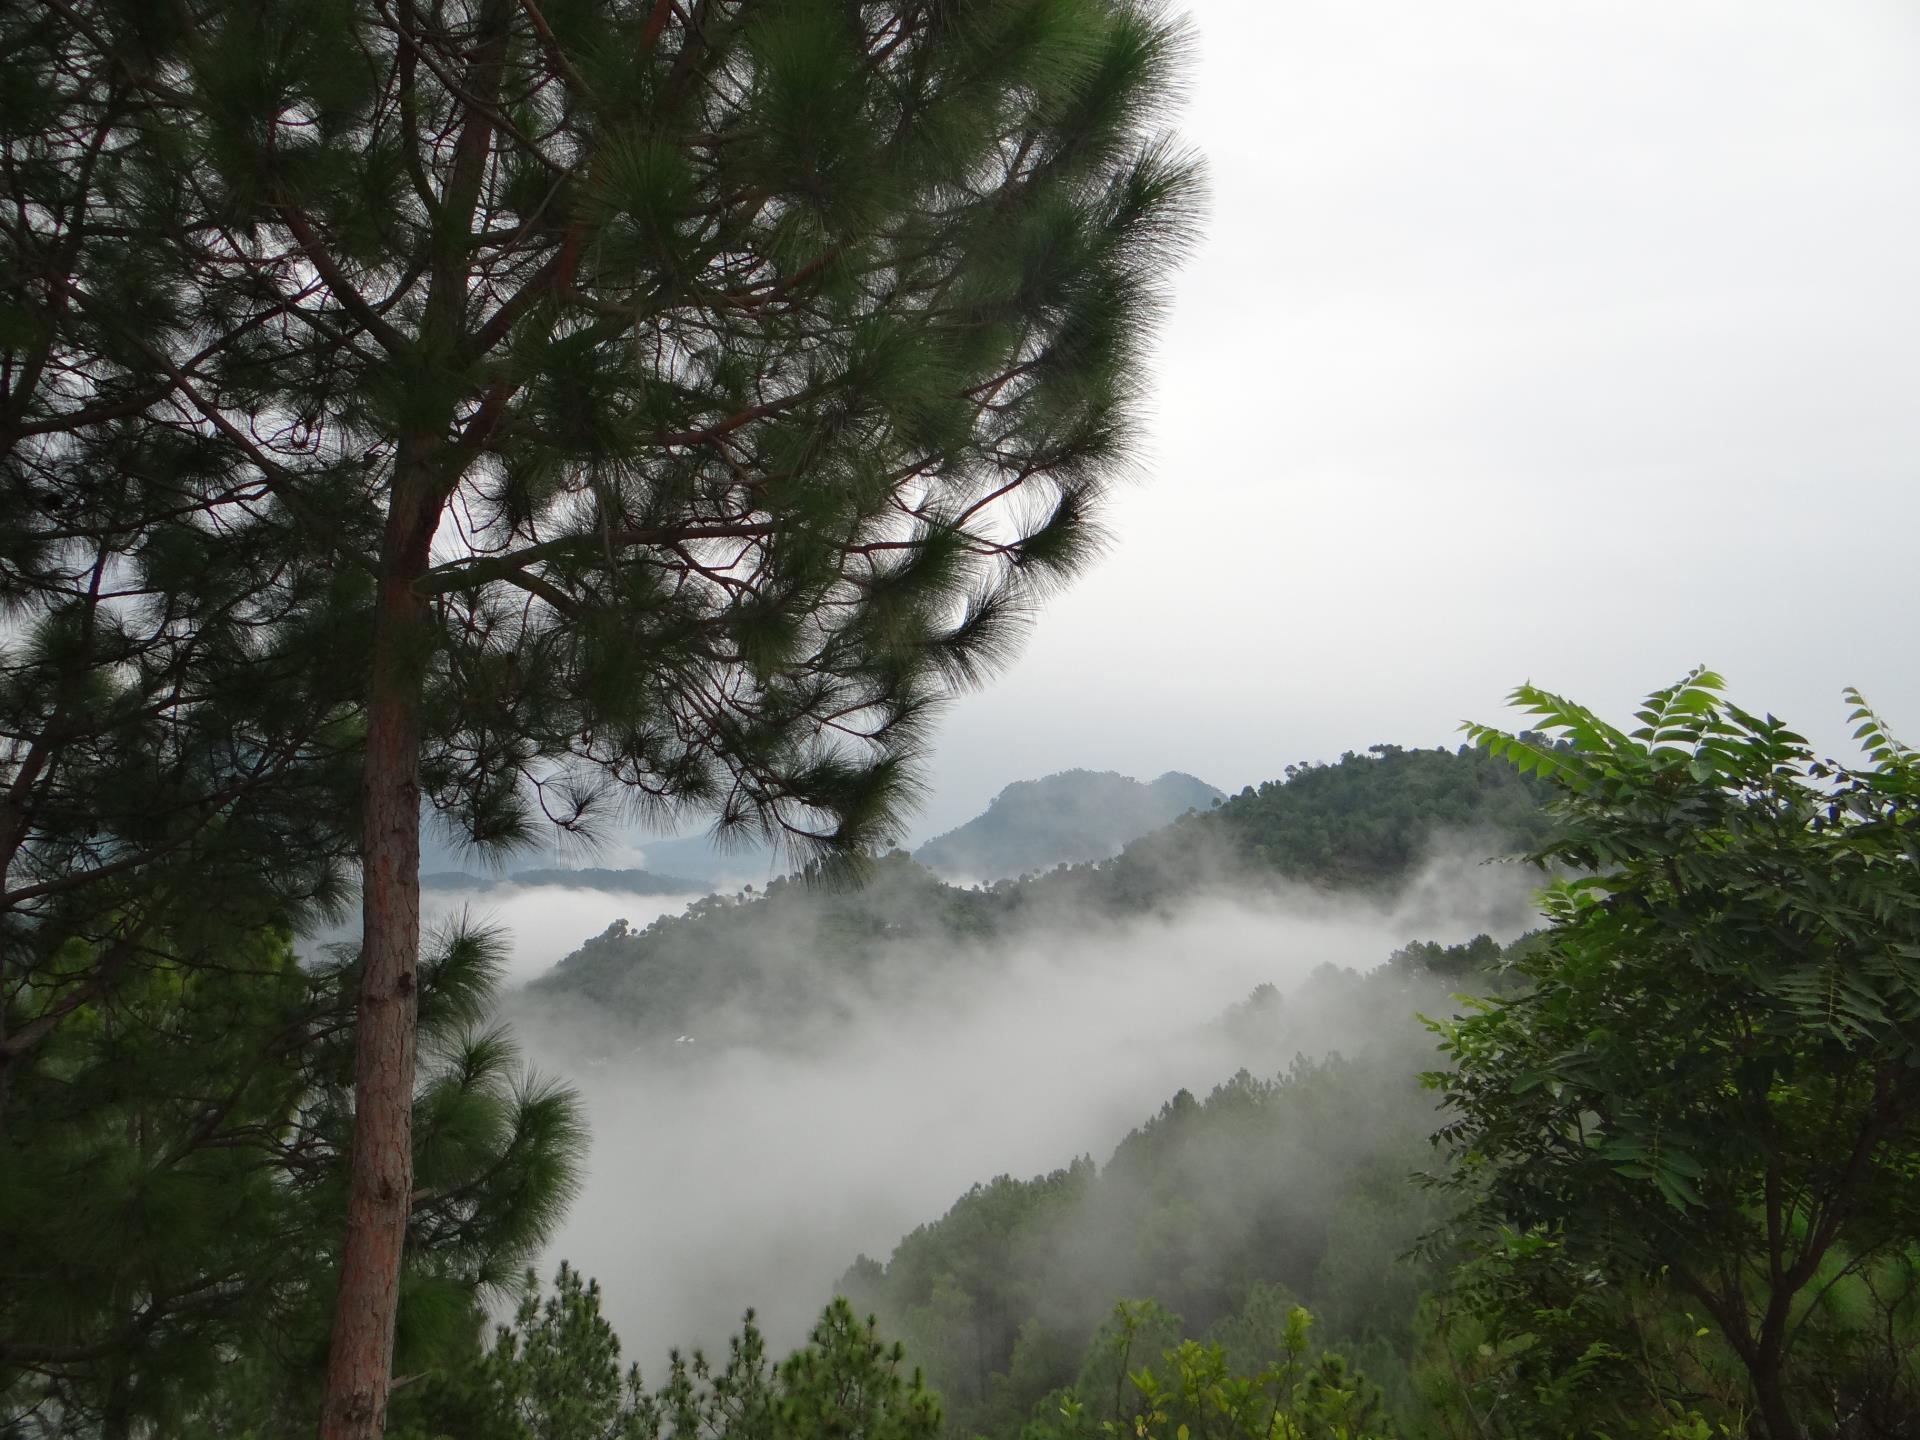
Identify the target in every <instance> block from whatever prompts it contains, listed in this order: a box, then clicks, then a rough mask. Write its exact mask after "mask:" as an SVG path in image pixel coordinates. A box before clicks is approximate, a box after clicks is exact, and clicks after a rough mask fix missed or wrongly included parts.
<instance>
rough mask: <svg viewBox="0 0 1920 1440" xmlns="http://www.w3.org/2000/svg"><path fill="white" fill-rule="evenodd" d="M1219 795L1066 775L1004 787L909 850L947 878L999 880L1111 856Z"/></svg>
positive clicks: (1098, 775) (1176, 776) (1183, 784)
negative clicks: (979, 808) (978, 809)
mask: <svg viewBox="0 0 1920 1440" xmlns="http://www.w3.org/2000/svg"><path fill="white" fill-rule="evenodd" d="M1225 798H1226V797H1225V796H1224V795H1223V794H1222V793H1221V792H1220V791H1218V790H1216V789H1214V788H1213V786H1211V785H1209V784H1207V783H1206V782H1205V781H1202V780H1196V779H1194V777H1193V776H1191V775H1183V774H1181V773H1180V772H1179V771H1176V770H1169V771H1168V772H1167V773H1166V774H1165V775H1162V776H1161V777H1160V778H1159V779H1158V780H1155V781H1153V782H1151V783H1150V784H1142V783H1141V782H1140V781H1138V780H1135V779H1134V778H1132V777H1131V776H1129V775H1120V774H1116V773H1115V772H1114V771H1111V770H1067V771H1063V772H1062V773H1060V774H1058V775H1049V776H1047V777H1046V778H1045V779H1043V780H1021V781H1018V782H1016V783H1014V784H1012V785H1009V786H1007V788H1006V789H1004V790H1002V791H1001V792H1000V793H999V794H998V795H996V796H994V798H993V802H992V803H991V804H990V805H988V806H987V808H986V812H985V813H984V814H981V815H976V816H975V817H974V818H973V819H971V820H969V821H968V822H967V823H966V824H964V825H962V826H960V827H959V828H958V829H956V830H949V831H948V832H947V833H946V834H944V835H940V836H937V837H935V838H934V839H932V840H929V841H927V842H926V844H924V845H922V846H921V847H920V848H919V849H918V850H915V851H914V852H913V858H914V859H916V860H918V861H919V862H920V863H921V864H922V865H924V866H926V867H927V869H929V870H931V871H933V873H934V874H936V875H939V876H941V877H943V878H944V879H948V880H1003V879H1007V878H1010V877H1012V876H1016V875H1024V874H1028V873H1030V872H1032V871H1036V870H1051V869H1052V868H1053V867H1054V866H1056V865H1078V864H1082V863H1084V862H1086V861H1089V860H1106V859H1110V858H1111V857H1113V856H1115V855H1118V854H1119V853H1120V851H1121V850H1122V849H1123V848H1124V847H1125V846H1126V845H1127V844H1128V843H1129V842H1130V841H1133V840H1138V839H1139V838H1140V837H1141V836H1142V835H1145V834H1147V833H1148V832H1150V831H1153V830H1158V829H1159V828H1160V827H1161V826H1162V825H1165V824H1167V823H1168V822H1169V821H1172V820H1175V819H1178V818H1179V817H1180V816H1182V815H1184V814H1186V813H1187V811H1189V810H1207V809H1210V808H1211V807H1212V806H1214V805H1217V804H1219V803H1220V802H1221V801H1222V800H1224V799H1225Z"/></svg>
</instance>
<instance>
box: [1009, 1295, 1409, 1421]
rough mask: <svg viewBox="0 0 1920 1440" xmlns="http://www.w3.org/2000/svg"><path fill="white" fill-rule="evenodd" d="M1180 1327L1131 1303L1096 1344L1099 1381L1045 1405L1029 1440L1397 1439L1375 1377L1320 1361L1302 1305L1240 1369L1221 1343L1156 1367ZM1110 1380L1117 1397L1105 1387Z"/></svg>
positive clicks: (1188, 1348) (1093, 1375)
mask: <svg viewBox="0 0 1920 1440" xmlns="http://www.w3.org/2000/svg"><path fill="white" fill-rule="evenodd" d="M1170 1322H1171V1324H1170ZM1176 1327H1177V1322H1173V1321H1172V1317H1170V1316H1168V1315H1167V1314H1166V1312H1164V1311H1163V1310H1161V1309H1160V1308H1159V1307H1158V1306H1155V1305H1153V1304H1151V1303H1141V1302H1129V1301H1122V1302H1121V1303H1120V1304H1119V1305H1118V1306H1117V1307H1115V1310H1114V1315H1113V1319H1112V1320H1111V1321H1110V1322H1108V1324H1107V1325H1106V1326H1105V1327H1103V1329H1102V1331H1101V1333H1100V1334H1099V1335H1098V1336H1096V1337H1095V1340H1094V1344H1093V1353H1092V1356H1091V1358H1090V1360H1089V1367H1088V1370H1089V1373H1087V1374H1085V1375H1084V1376H1083V1378H1082V1381H1081V1384H1080V1385H1079V1386H1077V1387H1075V1388H1072V1389H1067V1390H1063V1391H1060V1392H1057V1393H1056V1394H1054V1395H1051V1396H1049V1397H1048V1398H1047V1399H1046V1400H1045V1401H1043V1402H1042V1403H1041V1405H1040V1406H1039V1407H1037V1409H1036V1411H1035V1415H1034V1418H1033V1420H1032V1421H1031V1422H1030V1423H1028V1424H1027V1425H1026V1426H1025V1427H1024V1428H1023V1429H1022V1430H1021V1432H1020V1433H1021V1437H1022V1440H1096V1437H1110V1440H1120V1437H1123V1436H1133V1437H1138V1440H1382V1437H1384V1436H1386V1434H1387V1433H1388V1431H1387V1429H1386V1426H1385V1423H1384V1419H1383V1416H1382V1413H1381V1401H1380V1395H1379V1392H1378V1391H1377V1390H1376V1389H1374V1388H1373V1387H1372V1386H1371V1385H1369V1384H1368V1382H1367V1380H1366V1378H1365V1377H1364V1376H1362V1375H1360V1374H1358V1373H1357V1372H1355V1371H1353V1370H1351V1369H1350V1368H1349V1367H1348V1365H1347V1363H1346V1362H1345V1360H1343V1359H1342V1358H1341V1357H1340V1356H1339V1355H1337V1354H1333V1353H1326V1354H1322V1355H1320V1356H1318V1357H1315V1356H1313V1355H1312V1353H1311V1350H1310V1347H1309V1343H1308V1332H1309V1330H1310V1329H1311V1327H1312V1317H1311V1316H1309V1315H1308V1313H1307V1312H1306V1311H1305V1310H1303V1309H1301V1308H1300V1307H1299V1306H1297V1305H1296V1306H1293V1307H1291V1308H1290V1309H1289V1310H1288V1312H1287V1315H1286V1318H1285V1321H1284V1323H1283V1324H1282V1325H1281V1326H1280V1327H1279V1329H1278V1331H1277V1333H1275V1334H1273V1335H1272V1336H1270V1337H1268V1338H1269V1340H1270V1342H1271V1343H1270V1345H1269V1346H1268V1348H1266V1349H1265V1350H1264V1352H1263V1353H1262V1354H1261V1355H1260V1357H1259V1358H1258V1359H1256V1360H1253V1361H1251V1362H1241V1363H1235V1361H1234V1360H1233V1359H1232V1358H1230V1356H1229V1354H1228V1352H1227V1350H1226V1349H1225V1348H1224V1347H1223V1346H1222V1345H1221V1344H1220V1343H1219V1342H1217V1341H1216V1342H1212V1343H1208V1344H1202V1343H1200V1342H1199V1341H1195V1340H1183V1341H1180V1342H1179V1343H1178V1344H1175V1345H1172V1346H1170V1347H1168V1348H1165V1349H1162V1350H1160V1357H1159V1361H1158V1366H1157V1368H1156V1365H1155V1363H1153V1361H1152V1360H1151V1359H1150V1356H1151V1355H1152V1353H1153V1351H1154V1350H1156V1349H1159V1348H1160V1347H1159V1344H1158V1342H1159V1341H1160V1340H1161V1339H1162V1338H1164V1336H1165V1334H1166V1333H1167V1331H1168V1330H1169V1328H1176ZM1136 1361H1138V1362H1139V1368H1138V1369H1137V1370H1136V1369H1134V1368H1133V1365H1134V1364H1135V1363H1136ZM1108 1375H1110V1376H1111V1377H1112V1380H1113V1383H1112V1385H1111V1388H1109V1387H1108V1386H1107V1385H1106V1384H1104V1383H1100V1382H1103V1381H1104V1380H1105V1379H1106V1378H1107V1376H1108ZM1090 1382H1092V1383H1090Z"/></svg>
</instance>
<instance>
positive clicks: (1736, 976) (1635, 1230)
mask: <svg viewBox="0 0 1920 1440" xmlns="http://www.w3.org/2000/svg"><path fill="white" fill-rule="evenodd" d="M1721 688H1722V686H1721V682H1720V680H1719V677H1717V676H1715V675H1713V674H1711V673H1710V672H1707V671H1704V670H1699V671H1695V672H1693V673H1692V674H1690V675H1689V676H1688V677H1687V678H1686V679H1685V680H1683V681H1682V682H1680V683H1679V684H1677V685H1673V686H1670V687H1668V688H1666V689H1664V690H1661V691H1658V692H1656V693H1655V694H1653V695H1652V696H1650V697H1649V698H1648V700H1647V702H1646V705H1645V706H1644V707H1643V708H1642V709H1641V711H1640V712H1639V714H1638V716H1637V718H1638V720H1639V722H1640V723H1639V726H1638V727H1637V728H1635V729H1634V730H1632V731H1630V732H1629V731H1623V730H1621V729H1618V728H1616V727H1614V726H1612V725H1610V724H1608V723H1607V722H1605V721H1603V720H1601V719H1600V718H1599V717H1598V716H1596V715H1595V714H1593V713H1592V712H1591V711H1589V710H1586V709H1584V708H1583V707H1580V706H1578V705H1574V704H1571V703H1570V702H1567V701H1565V700H1562V699H1560V698H1559V697H1557V696H1554V695H1550V694H1548V693H1546V692H1544V691H1541V690H1537V689H1534V688H1532V687H1523V688H1522V689H1521V690H1519V691H1517V692H1515V701H1516V703H1517V704H1518V705H1519V706H1520V707H1521V708H1522V709H1523V710H1524V711H1525V712H1526V713H1527V715H1528V716H1529V717H1530V720H1531V722H1532V723H1533V724H1534V725H1535V726H1536V727H1537V728H1538V729H1539V730H1540V731H1541V732H1543V736H1544V738H1542V739H1531V738H1528V737H1524V736H1514V735H1508V734H1503V733H1502V732H1499V731H1496V730H1491V729H1488V728H1486V727H1470V729H1471V730H1472V733H1473V734H1474V736H1475V738H1476V739H1477V740H1478V741H1479V742H1480V743H1481V744H1482V745H1483V746H1484V747H1485V748H1487V749H1488V750H1489V751H1490V752H1492V753H1494V754H1497V755H1501V756H1504V757H1507V758H1511V759H1513V760H1514V761H1515V762H1516V763H1517V764H1518V765H1520V766H1522V767H1525V768H1529V769H1532V770H1534V771H1536V772H1537V773H1539V774H1540V775H1541V776H1542V777H1544V778H1545V779H1546V780H1547V781H1548V782H1549V783H1550V784H1551V785H1552V786H1553V787H1554V789H1555V791H1556V794H1557V796H1558V799H1557V802H1556V806H1555V819H1556V822H1557V823H1556V828H1555V831H1554V833H1553V835H1552V836H1551V837H1550V838H1549V839H1548V840H1547V842H1546V843H1545V844H1544V845H1542V846H1541V847H1540V848H1539V849H1538V850H1537V851H1536V852H1535V855H1534V858H1535V859H1536V860H1537V861H1539V862H1541V863H1543V864H1554V865H1559V866H1565V867H1568V868H1570V869H1571V870H1573V871H1575V872H1577V873H1576V877H1575V878H1572V879H1568V880H1564V881H1561V882H1558V883H1556V884H1554V885H1552V886H1550V887H1549V889H1548V892H1547V903H1548V913H1549V915H1550V918H1551V920H1552V927H1551V929H1550V930H1549V931H1548V932H1547V934H1546V935H1545V936H1544V937H1543V938H1542V940H1541V942H1540V943H1539V944H1537V945H1536V946H1534V947H1532V948H1530V949H1529V950H1527V951H1526V952H1525V953H1524V954H1523V955H1522V956H1521V957H1519V959H1518V960H1517V962H1516V966H1515V969H1516V974H1517V976H1518V978H1520V979H1522V980H1523V981H1524V982H1525V988H1524V989H1523V990H1521V991H1520V992H1519V993H1516V994H1512V995H1508V996H1506V997H1503V998H1499V999H1496V1000H1494V1001H1492V1002H1490V1003H1488V1004H1487V1005H1485V1006H1484V1007H1483V1008H1481V1009H1480V1010H1479V1011H1478V1012H1477V1013H1473V1014H1470V1015H1468V1016H1466V1017H1464V1018H1461V1019H1458V1020H1452V1021H1443V1022H1439V1023H1437V1024H1436V1025H1435V1027H1434V1028H1435V1029H1436V1031H1437V1032H1438V1034H1439V1035H1440V1037H1441V1041H1442V1048H1443V1050H1444V1052H1445V1053H1446V1055H1447V1057H1448V1059H1449V1061H1450V1062H1451V1065H1452V1068H1451V1069H1450V1070H1448V1071H1444V1072H1441V1073H1438V1074H1435V1075H1434V1076H1432V1077H1431V1083H1432V1084H1433V1085H1434V1087H1435V1088H1436V1089H1437V1090H1438V1091H1439V1092H1440V1094H1441V1096H1442V1097H1443V1099H1444V1100H1445V1102H1446V1104H1447V1105H1448V1106H1449V1108H1450V1110H1451V1111H1452V1113H1453V1118H1452V1119H1451V1120H1450V1122H1449V1123H1448V1124H1447V1125H1446V1127H1445V1128H1443V1129H1442V1131H1441V1132H1440V1139H1441V1141H1442V1142H1443V1143H1444V1144H1445V1145H1446V1146H1447V1148H1448V1150H1449V1152H1450V1154H1451V1155H1452V1157H1453V1160H1454V1166H1453V1170H1452V1174H1451V1179H1450V1182H1449V1183H1450V1184H1451V1185H1452V1186H1453V1187H1454V1188H1455V1189H1456V1190H1457V1191H1458V1192H1459V1193H1460V1194H1461V1195H1462V1197H1463V1198H1464V1199H1466V1200H1467V1202H1468V1206H1469V1213H1470V1215H1471V1216H1472V1217H1475V1218H1476V1219H1477V1220H1478V1221H1479V1223H1480V1224H1481V1225H1482V1227H1483V1228H1484V1230H1485V1231H1486V1232H1487V1233H1489V1234H1493V1235H1499V1234H1502V1233H1505V1232H1503V1231H1502V1227H1507V1230H1508V1231H1511V1232H1512V1233H1514V1234H1517V1235H1519V1236H1521V1237H1532V1238H1529V1239H1527V1240H1526V1243H1527V1244H1528V1245H1530V1246H1535V1247H1544V1253H1546V1254H1550V1255H1551V1256H1553V1257H1555V1258H1554V1263H1553V1264H1552V1265H1547V1264H1545V1263H1544V1262H1542V1263H1535V1264H1531V1265H1530V1266H1529V1267H1528V1268H1529V1270H1530V1271H1531V1272H1535V1273H1540V1274H1545V1275H1552V1274H1554V1273H1556V1272H1557V1270H1558V1269H1559V1268H1561V1267H1562V1266H1571V1267H1572V1268H1573V1271H1574V1273H1575V1274H1576V1275H1578V1274H1584V1273H1586V1272H1588V1271H1592V1272H1593V1273H1595V1274H1597V1275H1599V1276H1602V1277H1605V1278H1606V1279H1607V1281H1608V1283H1609V1284H1610V1285H1612V1286H1615V1287H1625V1288H1627V1289H1629V1290H1632V1289H1635V1288H1636V1287H1642V1286H1656V1287H1662V1288H1663V1289H1665V1290H1667V1291H1669V1292H1671V1293H1672V1295H1673V1296H1674V1297H1675V1299H1676V1301H1683V1302H1684V1304H1685V1305H1687V1306H1689V1307H1697V1309H1698V1311H1699V1313H1700V1314H1701V1315H1702V1317H1703V1323H1708V1324H1710V1325H1711V1326H1712V1327H1713V1328H1714V1329H1715V1330H1716V1331H1717V1332H1718V1335H1719V1337H1720V1338H1721V1339H1722V1340H1723V1341H1724V1343H1725V1345H1726V1346H1727V1347H1728V1348H1729V1349H1730V1350H1731V1352H1732V1353H1733V1354H1734V1355H1735V1356H1736V1357H1737V1358H1738V1360H1739V1363H1740V1364H1741V1365H1742V1366H1743V1367H1744V1370H1745V1372H1746V1378H1747V1381H1748V1384H1749V1386H1750V1387H1751V1399H1752V1405H1753V1407H1754V1409H1755V1410H1756V1411H1757V1412H1758V1414H1759V1416H1760V1423H1761V1424H1762V1425H1763V1426H1764V1427H1765V1429H1766V1431H1767V1433H1768V1434H1770V1435H1773V1436H1776V1437H1781V1440H1785V1437H1787V1436H1797V1435H1798V1434H1800V1433H1801V1430H1802V1428H1803V1427H1804V1426H1806V1425H1815V1426H1819V1427H1822V1428H1823V1429H1833V1428H1836V1427H1837V1428H1840V1429H1842V1430H1843V1431H1844V1429H1845V1426H1846V1425H1848V1424H1852V1423H1856V1422H1855V1421H1854V1420H1853V1419H1852V1418H1850V1417H1855V1416H1858V1415H1862V1414H1871V1413H1879V1412H1887V1413H1893V1412H1897V1411H1898V1410H1899V1409H1900V1408H1901V1407H1902V1406H1906V1407H1909V1410H1910V1407H1911V1405H1912V1404H1913V1403H1914V1398H1915V1395H1916V1392H1915V1390H1914V1388H1913V1386H1914V1381H1915V1375H1914V1373H1913V1369H1912V1362H1911V1358H1910V1357H1911V1354H1912V1339H1911V1331H1910V1328H1909V1327H1910V1326H1911V1318H1910V1315H1909V1314H1908V1313H1907V1311H1906V1310H1905V1308H1904V1306H1905V1304H1906V1302H1905V1300H1904V1299H1903V1298H1901V1292H1900V1291H1899V1290H1898V1289H1897V1288H1896V1289H1895V1290H1893V1291H1891V1292H1888V1293H1887V1294H1885V1295H1882V1293H1881V1292H1880V1291H1879V1290H1878V1289H1877V1288H1872V1287H1869V1288H1870V1289H1872V1296H1873V1297H1877V1298H1869V1297H1868V1296H1867V1295H1865V1294H1859V1295H1854V1294H1850V1293H1849V1292H1850V1288H1851V1287H1849V1286H1847V1285H1846V1284H1844V1283H1843V1281H1844V1279H1845V1278H1846V1277H1849V1276H1856V1275H1864V1274H1867V1273H1869V1272H1871V1271H1873V1270H1875V1269H1877V1268H1879V1267H1881V1266H1883V1265H1885V1264H1888V1263H1893V1262H1898V1263H1900V1264H1905V1263H1906V1260H1907V1257H1909V1256H1910V1255H1911V1253H1912V1250H1913V1247H1914V1243H1915V1237H1916V1235H1920V1209H1917V1208H1916V1206H1917V1205H1920V1189H1916V1186H1915V1184H1914V1177H1915V1175H1916V1173H1920V1040H1916V1038H1915V1037H1916V1034H1917V1033H1920V1032H1916V1030H1915V1021H1916V1020H1917V1019H1920V804H1917V803H1916V802H1920V769H1917V768H1916V765H1915V763H1914V760H1913V756H1912V754H1911V752H1909V751H1907V750H1906V749H1904V748H1903V747H1901V746H1900V745H1898V744H1897V743H1896V742H1894V741H1892V740H1890V739H1888V738H1887V736H1886V733H1885V730H1884V727H1883V726H1882V725H1881V724H1880V722H1879V721H1878V720H1877V719H1875V718H1874V717H1873V716H1872V714H1871V712H1870V711H1869V710H1868V709H1867V708H1866V707H1865V706H1864V704H1861V703H1860V702H1859V700H1858V697H1857V696H1851V695H1850V700H1851V702H1852V703H1853V704H1854V707H1855V709H1854V716H1853V718H1854V720H1855V721H1856V723H1857V724H1858V725H1859V727H1860V728H1859V731H1858V735H1859V738H1861V739H1862V740H1863V741H1864V742H1865V744H1866V746H1867V750H1868V754H1867V757H1866V758H1867V763H1866V764H1865V765H1864V766H1858V767H1847V766H1841V765H1837V764H1834V763H1832V762H1826V761H1821V760H1818V759H1816V757H1815V756H1814V754H1813V753H1812V752H1811V750H1810V749H1809V748H1808V746H1807V743H1806V742H1805V740H1803V739H1802V738H1801V737H1800V736H1799V735H1797V734H1795V733H1794V732H1793V731H1792V730H1790V729H1789V728H1787V727H1786V726H1785V725H1784V724H1782V723H1781V722H1780V721H1778V720H1776V719H1774V718H1773V717H1771V716H1758V715H1754V714H1751V713H1749V712H1747V711H1745V710H1742V709H1741V708H1739V707H1738V706H1736V705H1734V704H1732V703H1731V702H1729V701H1727V700H1726V699H1725V698H1724V697H1723V696H1722V694H1721ZM1500 1243H1502V1244H1508V1245H1510V1244H1511V1243H1513V1242H1511V1241H1510V1240H1509V1241H1504V1242H1500ZM1823 1277H1825V1278H1823ZM1843 1295H1846V1296H1848V1299H1847V1301H1844V1302H1843V1299H1842V1297H1843ZM1854 1300H1858V1301H1861V1302H1862V1303H1865V1304H1866V1305H1867V1306H1868V1308H1869V1309H1870V1310H1871V1311H1872V1312H1873V1313H1874V1315H1875V1317H1876V1318H1875V1322H1874V1323H1861V1319H1860V1317H1857V1316H1856V1317H1848V1316H1847V1315H1845V1314H1844V1313H1843V1312H1844V1310H1845V1308H1846V1305H1847V1304H1848V1303H1851V1302H1852V1301H1854ZM1529 1303H1530V1302H1529ZM1522 1304H1523V1302H1522V1301H1520V1300H1518V1299H1516V1300H1513V1301H1511V1302H1509V1301H1504V1300H1503V1301H1502V1302H1501V1303H1500V1304H1499V1305H1497V1306H1495V1307H1494V1311H1495V1314H1496V1315H1497V1316H1499V1317H1502V1318H1503V1323H1508V1324H1509V1325H1510V1328H1511V1329H1512V1330H1513V1331H1514V1332H1515V1333H1521V1332H1524V1331H1525V1330H1527V1328H1528V1327H1527V1325H1526V1324H1525V1323H1524V1317H1521V1316H1519V1314H1518V1311H1517V1310H1516V1306H1522ZM1523 1308H1524V1307H1523ZM1535 1308H1540V1307H1538V1306H1535ZM1546 1308H1553V1307H1546ZM1810 1351H1818V1352H1820V1354H1821V1356H1822V1361H1821V1363H1820V1365H1819V1366H1818V1367H1813V1368H1810V1367H1809V1363H1808V1361H1807V1359H1806V1358H1805V1357H1807V1356H1808V1354H1809V1352H1810ZM1815 1369H1817V1371H1818V1378H1817V1380H1816V1376H1815ZM1845 1433H1854V1432H1851V1431H1846V1432H1845ZM1860 1433H1867V1432H1860Z"/></svg>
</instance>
